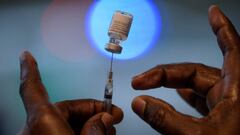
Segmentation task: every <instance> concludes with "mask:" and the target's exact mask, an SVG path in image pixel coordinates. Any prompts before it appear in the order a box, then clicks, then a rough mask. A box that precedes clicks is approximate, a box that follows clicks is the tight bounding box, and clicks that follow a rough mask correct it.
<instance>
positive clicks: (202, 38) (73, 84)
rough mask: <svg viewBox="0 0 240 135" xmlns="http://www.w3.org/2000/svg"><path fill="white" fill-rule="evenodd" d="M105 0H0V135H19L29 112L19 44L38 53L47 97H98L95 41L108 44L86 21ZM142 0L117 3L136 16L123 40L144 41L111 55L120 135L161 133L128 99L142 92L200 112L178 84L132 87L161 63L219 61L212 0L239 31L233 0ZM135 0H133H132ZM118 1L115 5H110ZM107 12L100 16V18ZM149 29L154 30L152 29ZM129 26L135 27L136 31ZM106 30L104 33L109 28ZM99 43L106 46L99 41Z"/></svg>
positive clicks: (100, 72)
mask: <svg viewBox="0 0 240 135" xmlns="http://www.w3.org/2000/svg"><path fill="white" fill-rule="evenodd" d="M106 1H107V0H103V1H100V0H98V1H94V0H1V1H0V135H14V134H17V133H18V131H19V130H20V129H21V128H22V127H23V125H24V123H25V119H26V114H25V110H24V107H23V104H22V101H21V98H20V96H19V83H20V81H19V73H20V72H19V71H20V70H19V60H18V57H19V55H20V54H21V52H22V51H24V50H28V51H30V52H32V54H33V55H34V56H35V58H36V59H37V61H38V65H39V69H40V71H41V75H42V80H43V82H44V84H45V86H46V88H47V90H48V93H49V96H50V99H51V101H52V102H56V101H61V100H66V99H79V98H95V99H99V100H102V99H103V90H104V85H105V81H106V77H107V76H106V75H107V71H108V67H109V57H108V55H106V54H104V53H103V52H101V51H99V49H98V48H97V47H96V46H98V44H97V43H96V42H97V40H100V39H101V38H103V40H105V39H106V41H104V42H107V39H108V37H107V34H106V35H102V37H97V38H96V37H95V36H94V33H95V31H96V32H97V31H100V30H102V29H99V30H98V29H95V27H94V26H95V25H89V24H95V23H96V22H92V21H94V19H95V20H96V18H92V17H93V16H94V15H96V14H95V12H97V11H98V10H103V9H101V8H100V9H97V10H95V9H94V8H97V7H98V4H100V5H101V4H103V7H104V2H105V3H106ZM141 1H142V2H138V3H137V4H138V5H140V6H136V7H137V8H138V9H137V10H134V8H135V6H131V4H134V3H133V2H129V1H125V3H124V2H122V3H123V4H122V5H121V7H119V8H123V9H124V10H125V9H126V10H127V9H129V10H130V9H131V10H130V11H133V12H134V13H133V15H134V16H136V18H135V19H136V20H138V21H136V23H134V22H133V26H132V27H133V30H131V31H130V34H129V42H128V40H127V41H126V43H123V44H125V45H126V46H128V45H129V46H131V45H134V46H136V47H135V49H136V50H137V49H138V47H137V46H141V45H145V46H147V47H146V48H145V49H144V50H143V51H141V52H139V53H137V51H136V52H135V51H131V52H130V53H133V54H134V55H133V56H131V57H126V58H124V59H121V58H119V59H115V61H114V95H113V103H114V104H116V105H117V106H119V107H121V108H122V109H123V111H124V114H125V117H124V119H123V121H122V122H121V123H120V124H118V125H117V126H116V127H117V134H118V135H129V134H138V135H146V134H147V135H155V134H158V133H157V132H156V131H154V130H153V129H152V128H151V127H150V126H149V125H147V124H146V123H144V122H143V121H142V120H141V119H140V118H139V117H138V116H137V115H135V114H134V113H133V111H132V109H131V101H132V99H133V98H134V97H136V96H138V95H142V94H146V95H151V96H155V97H158V98H161V99H163V100H165V101H166V102H168V103H170V104H172V105H173V106H174V107H175V108H176V110H178V111H180V112H182V113H186V114H189V115H193V116H195V117H201V115H200V114H199V113H197V112H196V111H195V110H194V109H192V108H191V107H189V106H188V105H187V104H186V103H185V102H184V101H183V100H182V99H181V98H180V97H179V96H178V95H177V93H176V92H175V90H172V89H167V88H158V89H154V90H149V91H134V90H133V89H132V88H131V78H132V77H133V76H135V75H136V74H139V73H141V72H143V71H146V70H148V69H149V68H152V67H154V66H156V65H157V64H164V63H176V62H196V63H204V64H206V65H210V66H214V67H221V65H222V61H223V60H222V55H221V52H220V50H219V49H218V46H217V42H216V38H215V36H214V34H213V33H212V31H211V27H210V26H209V23H208V13H207V11H208V7H209V6H210V5H212V4H217V5H218V6H220V8H221V9H222V10H223V11H224V12H225V14H226V15H227V16H228V17H229V18H230V19H231V20H232V22H233V24H234V25H235V26H236V29H237V30H238V31H239V30H240V17H239V16H240V14H239V13H240V8H239V6H240V1H238V0H220V1H219V0H211V1H209V0H201V1H193V0H178V1H176V0H149V1H147V0H141ZM101 2H103V3H101ZM136 2H137V0H136V1H135V5H137V4H136ZM108 3H109V5H107V6H110V7H111V4H113V5H114V3H115V2H114V1H110V0H108ZM116 3H119V2H116ZM128 4H129V6H128ZM141 4H143V5H141ZM144 4H145V5H144ZM101 6H102V5H101ZM125 6H126V7H125ZM115 7H118V5H117V4H115ZM140 7H143V8H140ZM149 7H150V8H149ZM108 9H111V10H113V8H109V7H108V8H106V9H105V10H104V12H108V13H109V15H112V14H113V12H110V10H108ZM151 9H152V10H151ZM120 10H121V9H120ZM146 11H152V12H151V15H153V16H152V18H150V19H149V22H151V23H149V24H148V23H146V21H145V23H144V24H142V25H141V20H144V17H146V16H147V15H146V14H144V13H146ZM98 12H100V11H98ZM98 12H97V13H98ZM104 12H103V13H104ZM104 15H105V14H102V17H103V18H104ZM151 15H150V14H149V16H151ZM138 17H140V18H141V17H142V19H138ZM108 19H109V20H104V19H102V20H101V19H99V23H96V24H97V25H98V24H99V26H101V23H103V22H105V21H106V22H110V20H111V18H108ZM139 21H140V22H139ZM103 25H105V24H103ZM107 25H108V24H107ZM151 26H152V27H151ZM148 28H155V29H157V30H153V31H152V33H149V31H148V30H149V29H148ZM134 29H135V30H136V31H137V30H138V31H137V33H136V31H135V30H134ZM105 32H106V33H107V29H106V31H105ZM151 34H152V35H151ZM134 35H138V37H137V36H134ZM149 35H151V36H149ZM139 37H141V38H139ZM99 42H100V41H99ZM102 46H103V47H104V44H103V45H102ZM123 49H124V50H123V53H122V54H121V55H125V54H127V52H128V53H129V51H128V49H127V47H126V48H125V47H124V45H123ZM124 51H125V52H126V53H125V54H124Z"/></svg>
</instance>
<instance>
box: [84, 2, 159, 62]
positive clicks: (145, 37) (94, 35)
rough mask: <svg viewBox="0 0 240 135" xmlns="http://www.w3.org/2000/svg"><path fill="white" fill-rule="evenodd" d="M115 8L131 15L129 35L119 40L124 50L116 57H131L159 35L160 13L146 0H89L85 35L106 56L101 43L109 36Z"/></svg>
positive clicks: (151, 44)
mask: <svg viewBox="0 0 240 135" xmlns="http://www.w3.org/2000/svg"><path fill="white" fill-rule="evenodd" d="M116 10H121V11H125V12H129V13H131V14H132V15H133V16H134V19H133V24H132V27H131V30H130V33H129V36H128V39H127V40H126V41H124V42H123V43H122V47H123V51H122V53H121V54H120V55H115V58H117V59H123V60H126V59H132V58H135V57H137V56H140V55H141V54H144V52H147V51H148V50H149V48H151V47H152V46H153V45H154V44H155V43H156V40H157V39H158V37H159V35H160V31H161V17H160V13H159V11H158V10H157V8H156V7H155V5H154V3H153V2H152V1H148V0H121V1H113V0H101V1H95V2H94V4H92V6H91V8H90V10H89V12H88V16H87V17H88V18H87V19H86V20H87V22H86V25H87V33H88V38H89V40H90V42H91V45H92V46H93V47H94V48H96V49H97V50H99V51H100V52H101V53H102V54H104V55H106V56H109V57H110V56H111V54H110V53H109V52H107V51H105V49H104V47H105V45H106V43H107V42H108V40H109V37H108V35H107V32H108V28H109V24H110V22H111V18H112V15H113V13H114V12H115V11H116Z"/></svg>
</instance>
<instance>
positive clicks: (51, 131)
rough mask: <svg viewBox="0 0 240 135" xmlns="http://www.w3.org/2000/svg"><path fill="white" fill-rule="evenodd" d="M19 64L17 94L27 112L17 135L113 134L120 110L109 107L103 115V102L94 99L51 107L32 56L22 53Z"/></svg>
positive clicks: (63, 102)
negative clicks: (19, 73) (107, 111)
mask: <svg viewBox="0 0 240 135" xmlns="http://www.w3.org/2000/svg"><path fill="white" fill-rule="evenodd" d="M20 63H21V86H20V95H21V97H22V100H23V103H24V106H25V110H26V112H27V120H26V125H25V127H24V128H23V130H22V131H21V132H20V134H21V135H80V134H81V135H88V134H91V135H92V134H97V135H104V134H115V128H114V127H113V124H116V123H119V122H120V121H121V120H122V118H123V112H122V110H121V109H120V108H118V107H116V106H113V109H112V115H110V114H108V113H103V112H102V111H103V110H102V109H103V103H102V102H101V101H97V100H94V99H82V100H72V101H70V100H69V101H62V102H58V103H56V104H54V105H53V104H51V103H50V101H49V99H48V94H47V92H46V90H45V88H44V85H43V84H42V82H41V78H40V73H39V71H38V68H37V63H36V61H35V59H34V58H33V57H32V55H31V54H30V53H29V52H24V53H23V54H22V56H21V57H20Z"/></svg>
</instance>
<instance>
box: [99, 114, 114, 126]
mask: <svg viewBox="0 0 240 135" xmlns="http://www.w3.org/2000/svg"><path fill="white" fill-rule="evenodd" d="M101 121H102V123H103V124H104V126H105V128H106V129H107V130H108V129H110V128H111V127H112V126H113V117H112V116H111V115H110V114H108V113H104V114H103V115H102V118H101Z"/></svg>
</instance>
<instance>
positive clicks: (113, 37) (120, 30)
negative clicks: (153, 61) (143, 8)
mask: <svg viewBox="0 0 240 135" xmlns="http://www.w3.org/2000/svg"><path fill="white" fill-rule="evenodd" d="M132 21H133V16H132V15H131V14H129V13H127V12H123V11H116V12H115V13H114V15H113V17H112V21H111V24H110V27H109V30H108V36H109V37H110V39H109V43H107V45H106V47H105V49H106V50H107V51H108V52H111V53H117V54H120V53H121V52H122V47H121V46H120V45H121V42H122V41H124V40H126V39H127V37H128V33H129V31H130V27H131V25H132Z"/></svg>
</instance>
